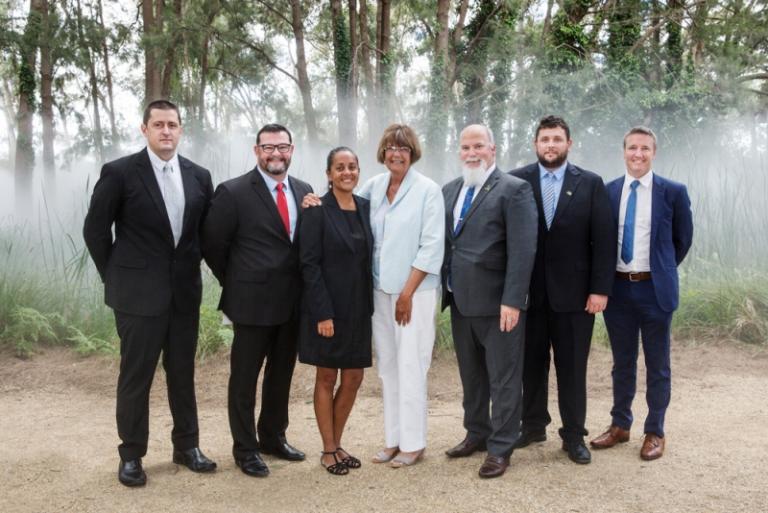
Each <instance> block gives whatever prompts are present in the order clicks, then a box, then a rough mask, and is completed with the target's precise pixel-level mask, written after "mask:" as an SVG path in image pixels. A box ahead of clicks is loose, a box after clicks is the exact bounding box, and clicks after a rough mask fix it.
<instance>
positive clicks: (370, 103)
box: [358, 0, 376, 146]
mask: <svg viewBox="0 0 768 513" xmlns="http://www.w3.org/2000/svg"><path fill="white" fill-rule="evenodd" d="M359 3H360V12H359V13H358V23H359V25H360V30H359V33H360V58H359V59H358V64H359V68H362V71H363V86H364V89H365V100H366V112H367V114H368V137H367V139H366V140H367V141H368V144H367V146H371V143H372V141H373V137H374V136H375V134H374V133H373V131H374V123H373V121H374V110H375V108H376V98H375V92H374V84H373V68H372V67H371V38H370V33H369V31H368V0H359Z"/></svg>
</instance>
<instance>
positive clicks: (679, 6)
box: [666, 0, 684, 87]
mask: <svg viewBox="0 0 768 513" xmlns="http://www.w3.org/2000/svg"><path fill="white" fill-rule="evenodd" d="M667 6H668V8H669V11H670V12H669V18H668V20H669V21H667V76H666V82H667V87H672V86H673V85H675V84H676V83H677V80H678V79H679V78H680V73H681V72H682V70H683V35H682V33H683V8H684V4H683V0H668V2H667Z"/></svg>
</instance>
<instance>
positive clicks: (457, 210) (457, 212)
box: [453, 162, 496, 230]
mask: <svg viewBox="0 0 768 513" xmlns="http://www.w3.org/2000/svg"><path fill="white" fill-rule="evenodd" d="M494 169H496V162H492V163H491V167H489V168H488V169H486V170H485V175H483V181H482V182H480V183H479V184H478V185H476V186H475V194H474V196H472V203H474V202H475V200H476V199H477V196H478V195H479V194H480V190H481V189H482V188H483V185H485V182H487V181H488V177H489V176H491V173H493V170H494ZM467 189H469V187H467V184H466V183H464V184H462V185H461V190H460V191H459V197H458V198H456V204H455V205H454V206H453V229H454V230H455V229H456V226H457V225H458V224H459V218H460V217H461V208H462V207H463V206H464V198H465V197H466V196H467Z"/></svg>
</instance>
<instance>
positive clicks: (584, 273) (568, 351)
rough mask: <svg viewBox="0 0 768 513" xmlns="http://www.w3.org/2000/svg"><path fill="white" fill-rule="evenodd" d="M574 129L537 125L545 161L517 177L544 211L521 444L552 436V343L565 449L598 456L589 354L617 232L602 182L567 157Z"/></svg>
mask: <svg viewBox="0 0 768 513" xmlns="http://www.w3.org/2000/svg"><path fill="white" fill-rule="evenodd" d="M572 144H573V141H572V140H571V134H570V129H569V127H568V125H567V124H566V122H565V121H564V120H563V119H562V118H559V117H556V116H547V117H545V118H543V119H542V120H541V121H540V122H539V125H538V127H537V128H536V137H535V139H534V147H535V149H536V156H537V157H538V162H536V163H534V164H530V165H528V166H525V167H523V168H520V169H518V170H515V171H512V174H513V175H515V176H517V177H520V178H522V179H524V180H526V181H527V182H529V183H530V184H531V185H532V186H533V191H534V196H535V198H536V204H537V207H538V211H539V235H538V245H537V249H536V262H535V265H534V268H533V275H532V277H531V307H530V309H529V310H528V324H527V326H526V337H525V338H526V340H525V364H524V369H523V426H522V433H521V435H520V438H519V440H518V442H517V444H516V447H517V448H521V447H525V446H527V445H529V444H531V443H532V442H541V441H544V440H546V438H547V437H546V431H545V429H546V426H547V424H549V423H550V422H551V420H552V419H551V417H550V416H549V412H548V411H547V392H548V387H549V384H548V381H549V360H550V357H549V350H550V345H551V347H552V352H553V353H554V359H555V372H556V373H557V389H558V402H559V406H560V417H561V419H562V422H563V427H562V428H561V429H560V430H559V434H560V437H561V438H562V440H563V450H564V451H567V452H568V457H569V458H570V459H571V460H572V461H574V462H576V463H582V464H586V463H589V462H590V461H591V454H590V453H589V449H587V446H586V445H585V444H584V436H585V435H586V434H587V430H586V429H585V427H584V423H585V420H586V414H587V359H588V357H589V347H590V342H591V340H592V328H593V326H594V322H595V314H596V313H598V312H602V311H603V310H605V307H606V304H607V302H608V294H610V291H611V287H612V285H613V275H614V271H615V269H614V268H615V262H616V230H615V228H614V227H613V225H612V215H611V205H610V201H609V199H608V194H607V192H606V189H605V185H604V184H603V180H602V179H601V178H600V177H599V176H598V175H596V174H594V173H592V172H590V171H586V170H584V169H581V168H579V167H577V166H574V165H573V164H571V163H569V162H568V160H567V159H568V150H569V149H570V148H571V145H572Z"/></svg>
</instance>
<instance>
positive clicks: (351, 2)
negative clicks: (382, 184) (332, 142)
mask: <svg viewBox="0 0 768 513" xmlns="http://www.w3.org/2000/svg"><path fill="white" fill-rule="evenodd" d="M347 8H348V9H349V47H350V53H351V54H352V60H351V62H350V64H349V65H350V70H349V90H348V91H347V94H348V96H349V98H348V102H349V110H350V116H349V121H350V122H351V123H352V125H351V126H350V127H349V131H350V133H351V134H352V135H353V137H352V139H350V140H349V141H348V142H347V144H348V145H351V146H352V147H353V148H354V147H356V146H357V98H358V95H357V85H358V81H359V79H358V55H359V54H358V49H359V42H358V39H359V38H358V32H357V0H348V1H347Z"/></svg>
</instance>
